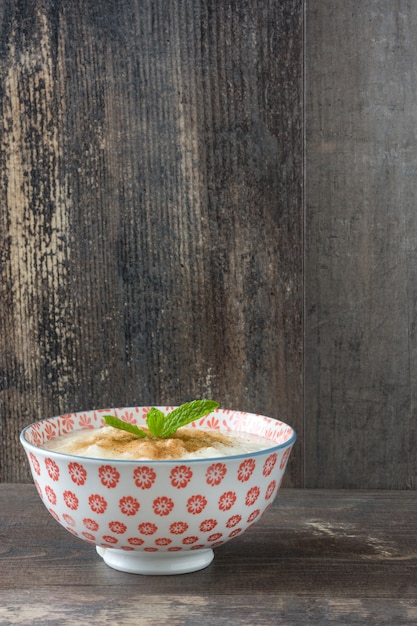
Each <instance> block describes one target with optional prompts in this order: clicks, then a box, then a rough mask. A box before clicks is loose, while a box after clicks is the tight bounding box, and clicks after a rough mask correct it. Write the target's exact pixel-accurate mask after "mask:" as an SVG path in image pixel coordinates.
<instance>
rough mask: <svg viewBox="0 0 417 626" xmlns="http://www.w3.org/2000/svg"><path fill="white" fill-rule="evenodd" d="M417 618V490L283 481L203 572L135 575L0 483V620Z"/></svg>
mask: <svg viewBox="0 0 417 626" xmlns="http://www.w3.org/2000/svg"><path fill="white" fill-rule="evenodd" d="M80 623H85V624H100V626H103V625H105V624H114V625H115V626H116V625H117V626H125V625H130V624H132V625H135V626H136V625H138V624H139V625H140V624H155V625H158V624H167V625H168V624H169V625H170V626H178V625H188V624H189V625H190V626H191V625H193V626H194V625H195V624H197V625H198V624H202V625H203V624H204V625H211V624H213V625H216V626H218V625H221V624H227V625H228V626H231V625H233V624H250V625H253V626H257V625H259V624H283V625H284V626H292V625H303V626H304V625H306V626H309V625H311V624H314V625H319V626H325V625H327V624H335V625H338V626H339V625H341V624H349V625H352V624H358V625H360V626H363V625H365V624H366V626H368V625H370V624H371V625H373V624H375V625H378V626H381V625H385V624H386V625H389V626H400V625H402V624H413V625H415V624H417V494H416V493H415V492H413V491H395V492H393V491H372V492H369V491H328V490H291V489H287V490H286V489H283V490H281V492H280V493H279V495H278V497H277V499H276V501H275V503H274V505H273V507H272V508H271V509H270V511H268V513H267V514H266V515H265V516H264V517H263V518H262V520H260V522H258V524H255V525H254V526H253V527H252V528H250V529H249V530H248V531H247V532H246V533H245V534H244V535H242V536H241V537H237V538H236V539H234V540H233V541H231V542H229V543H228V544H225V545H224V546H221V547H219V548H217V549H216V550H215V559H214V561H213V563H212V564H211V565H210V566H209V567H208V568H207V569H205V570H202V571H200V572H197V573H194V574H184V575H180V576H140V575H134V574H124V573H121V572H117V571H115V570H113V569H111V568H109V567H108V566H106V565H105V564H104V562H103V561H102V560H101V559H100V558H99V557H98V556H97V554H96V552H95V550H94V548H93V547H92V546H91V545H88V544H85V543H83V542H82V541H80V540H79V539H77V538H75V537H73V536H72V535H71V534H70V533H68V532H67V531H66V530H64V529H63V528H62V527H61V526H60V525H59V524H57V523H56V522H55V520H54V519H53V518H52V517H51V515H50V514H49V513H48V512H47V511H46V509H45V508H44V506H43V505H42V503H41V501H40V499H39V497H38V495H37V493H36V491H35V488H34V487H33V485H19V484H3V485H0V624H1V626H7V625H9V624H30V625H33V626H35V625H38V624H39V625H42V626H47V625H50V624H57V625H58V624H59V625H62V624H77V625H78V624H80Z"/></svg>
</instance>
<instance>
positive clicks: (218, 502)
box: [20, 407, 296, 574]
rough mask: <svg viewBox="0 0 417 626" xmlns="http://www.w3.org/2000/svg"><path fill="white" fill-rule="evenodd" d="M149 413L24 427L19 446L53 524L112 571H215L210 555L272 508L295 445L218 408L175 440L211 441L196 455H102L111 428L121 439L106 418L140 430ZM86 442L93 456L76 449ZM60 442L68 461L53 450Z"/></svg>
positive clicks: (247, 417) (286, 433)
mask: <svg viewBox="0 0 417 626" xmlns="http://www.w3.org/2000/svg"><path fill="white" fill-rule="evenodd" d="M173 409H174V407H159V408H158V409H157V410H158V411H161V412H162V413H164V414H167V413H168V414H169V412H170V411H172V410H173ZM150 410H151V409H150V407H124V408H113V409H103V410H93V411H86V412H79V413H72V414H67V415H59V416H56V417H52V418H47V419H44V420H40V421H38V422H35V423H34V424H31V425H29V426H27V427H26V428H24V429H23V431H22V433H21V435H20V441H21V443H22V445H23V447H24V449H25V452H26V455H27V458H28V461H29V465H30V469H31V472H32V476H33V480H34V482H35V485H36V488H37V490H38V493H39V496H40V498H41V499H42V501H43V503H44V505H45V506H46V508H47V509H48V511H49V512H50V514H51V515H52V516H53V517H54V518H55V519H56V520H57V521H58V522H59V523H60V524H61V525H62V526H63V527H64V528H66V529H67V530H68V531H69V532H70V533H72V534H73V535H75V536H76V537H79V538H80V539H82V540H84V541H86V542H88V543H91V544H94V545H95V546H96V549H97V552H98V554H99V555H100V556H101V557H102V558H103V560H104V561H105V563H106V564H107V565H109V566H110V567H113V568H114V569H118V570H120V571H125V572H130V573H137V574H180V573H187V572H193V571H197V570H200V569H203V568H204V567H207V566H208V565H209V564H210V563H211V561H212V560H213V557H214V552H213V549H214V548H216V547H217V546H220V545H222V544H223V543H225V542H226V541H229V540H230V539H232V538H234V537H237V536H239V535H240V534H241V533H243V532H244V531H245V530H246V529H247V528H249V527H250V526H251V525H252V524H254V523H255V522H257V521H258V520H259V519H260V518H261V516H262V515H263V514H264V513H265V512H266V511H267V509H268V508H269V507H270V506H271V504H272V502H273V501H274V499H275V496H276V495H277V492H278V490H279V487H280V485H281V482H282V478H283V476H284V472H285V468H286V465H287V461H288V457H289V454H290V452H291V449H292V446H293V445H294V442H295V439H296V435H295V432H294V430H293V429H292V428H291V427H290V426H288V425H287V424H285V423H284V422H281V421H278V420H275V419H272V418H270V417H266V416H263V415H258V414H254V413H247V412H242V411H234V410H225V409H220V408H217V409H215V410H214V411H211V412H210V413H208V414H207V415H205V416H204V417H203V418H201V419H199V420H196V421H193V422H191V423H189V424H187V428H185V427H184V428H180V429H179V430H178V431H177V433H176V435H175V436H174V435H173V437H172V438H173V439H175V438H177V439H178V438H181V433H182V432H183V433H184V437H185V435H187V437H188V436H189V435H190V434H191V435H192V434H193V433H195V434H196V436H197V433H203V434H207V435H208V436H209V437H212V439H210V440H209V443H208V445H207V446H202V447H201V446H200V447H199V446H197V451H195V450H191V452H190V451H187V450H186V451H185V452H184V451H182V452H181V451H180V452H178V451H176V452H174V456H175V458H166V455H165V457H164V454H165V453H157V458H139V459H138V458H126V457H125V458H117V456H118V454H119V455H120V454H122V453H120V452H117V451H116V453H115V455H114V449H113V451H112V452H111V453H109V454H106V452H105V451H103V448H102V447H101V448H100V445H98V447H97V439H96V438H95V437H96V436H99V437H102V435H104V434H105V433H106V432H108V429H109V428H110V429H111V430H112V431H113V432H114V433H115V432H116V429H115V428H114V429H113V428H112V427H109V426H106V423H105V417H106V416H108V415H109V414H111V415H112V416H115V417H116V418H119V419H120V420H122V421H123V422H125V423H128V424H131V425H137V426H138V427H139V428H140V429H142V427H143V426H146V418H147V415H148V414H149V411H150ZM79 431H83V433H80V432H79ZM119 434H120V433H119V432H118V431H117V436H116V437H115V438H116V440H118V439H119ZM84 435H85V437H86V438H87V439H88V442H89V443H88V446H90V447H88V446H87V447H85V445H84V444H82V445H83V446H84V447H81V448H80V447H78V448H77V447H72V448H71V445H73V443H74V441H73V440H75V442H77V440H78V439H79V437H81V436H84ZM92 437H93V440H91V438H92ZM187 437H185V438H187ZM200 437H201V435H200ZM235 437H237V439H236V440H235ZM128 438H129V437H128ZM130 439H131V438H130ZM71 441H72V443H71ZM100 441H101V440H100ZM60 442H62V444H63V446H64V447H63V448H62V447H61V450H62V449H65V450H66V451H64V452H63V451H58V450H57V448H59V447H60ZM217 442H219V445H218V444H217ZM99 444H100V442H99ZM229 444H230V445H231V446H232V447H231V448H230V447H229ZM65 445H66V446H67V448H65ZM68 445H69V446H70V447H69V449H70V450H71V452H68ZM167 445H169V444H167ZM91 446H92V447H91ZM224 446H226V447H224ZM234 446H238V447H237V448H236V447H234ZM88 450H90V453H88V452H86V451H88ZM175 450H176V446H175ZM74 452H76V453H74ZM112 455H113V456H112Z"/></svg>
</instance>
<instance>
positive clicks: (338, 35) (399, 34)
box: [304, 0, 417, 489]
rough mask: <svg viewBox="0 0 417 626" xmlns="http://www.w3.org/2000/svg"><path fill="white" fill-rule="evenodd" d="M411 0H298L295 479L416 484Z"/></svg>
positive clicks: (416, 110)
mask: <svg viewBox="0 0 417 626" xmlns="http://www.w3.org/2000/svg"><path fill="white" fill-rule="evenodd" d="M416 25H417V5H416V3H415V2H411V1H405V2H403V1H402V0H399V1H393V0H382V1H379V0H363V1H362V0H361V1H360V2H358V1H356V0H346V1H344V2H334V1H332V0H316V1H309V0H307V14H306V93H305V95H306V120H305V128H306V181H307V184H306V228H305V249H306V256H305V277H304V280H305V302H306V308H305V405H306V417H305V419H306V425H307V427H306V431H305V432H306V438H305V442H304V443H305V467H306V485H307V486H309V487H316V486H317V487H318V486H326V487H333V486H341V487H362V486H367V485H368V486H370V487H372V488H393V489H397V488H414V489H415V488H416V486H417V454H416V443H417V441H416V438H417V419H416V417H417V415H416V398H417V378H416V365H417V363H416V358H417V351H416V350H417V342H416V321H417V317H416V313H417V309H416V302H417V300H416V296H417V185H416V180H417V29H416Z"/></svg>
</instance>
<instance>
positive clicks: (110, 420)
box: [103, 415, 149, 438]
mask: <svg viewBox="0 0 417 626" xmlns="http://www.w3.org/2000/svg"><path fill="white" fill-rule="evenodd" d="M103 419H104V421H105V422H106V424H107V425H108V426H113V428H118V429H119V430H126V431H127V432H128V433H132V435H136V436H137V437H141V438H143V437H149V435H148V433H146V432H145V431H144V430H141V429H140V428H138V427H137V426H134V425H133V424H129V423H128V422H124V421H123V420H121V419H119V418H118V417H114V415H104V416H103Z"/></svg>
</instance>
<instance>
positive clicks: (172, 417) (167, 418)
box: [103, 400, 220, 439]
mask: <svg viewBox="0 0 417 626" xmlns="http://www.w3.org/2000/svg"><path fill="white" fill-rule="evenodd" d="M219 406H220V405H219V403H218V402H214V400H192V401H191V402H185V403H184V404H181V406H178V407H177V408H176V409H173V410H172V411H170V413H168V414H167V415H164V414H163V413H162V411H160V410H159V409H157V408H155V407H152V408H151V409H149V411H148V415H147V416H146V424H147V426H148V428H149V432H150V433H151V434H149V433H147V432H145V431H144V430H141V429H140V428H138V427H137V426H134V425H133V424H129V423H128V422H124V421H123V420H121V419H119V418H118V417H114V416H113V415H104V416H103V419H104V421H105V423H106V424H107V425H108V426H113V428H118V429H119V430H126V431H127V432H128V433H131V434H132V435H136V436H137V437H141V438H143V437H151V438H152V437H157V438H160V439H168V438H169V437H171V436H172V435H173V434H174V433H175V431H176V430H178V428H181V427H182V426H186V425H187V424H190V422H195V421H196V420H199V419H201V418H202V417H204V416H205V415H207V414H208V413H211V412H212V411H214V410H215V409H217V408H218V407H219Z"/></svg>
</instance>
